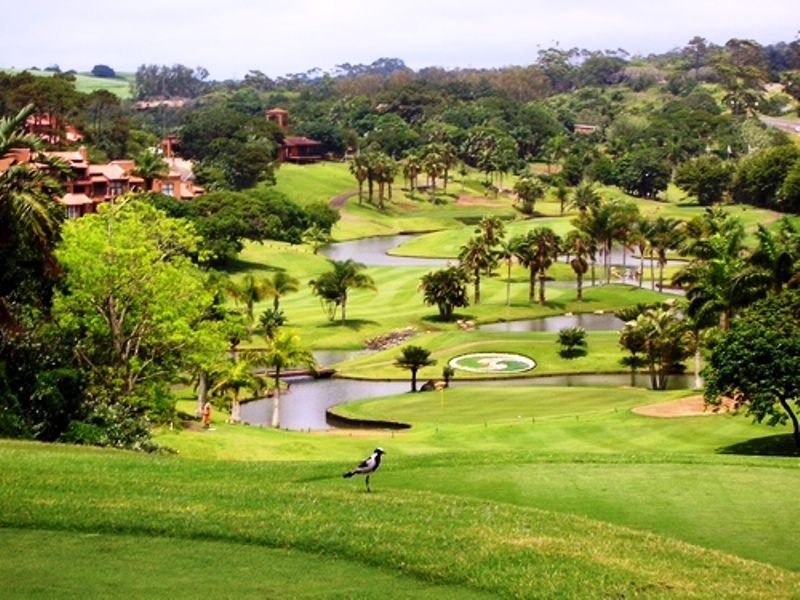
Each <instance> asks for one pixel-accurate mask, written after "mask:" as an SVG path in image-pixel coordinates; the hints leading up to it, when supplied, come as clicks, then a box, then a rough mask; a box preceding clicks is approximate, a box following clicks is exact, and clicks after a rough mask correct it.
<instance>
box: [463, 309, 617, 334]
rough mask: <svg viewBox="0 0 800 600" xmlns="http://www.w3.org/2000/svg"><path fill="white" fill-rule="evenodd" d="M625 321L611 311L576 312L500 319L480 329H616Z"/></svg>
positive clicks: (520, 330)
mask: <svg viewBox="0 0 800 600" xmlns="http://www.w3.org/2000/svg"><path fill="white" fill-rule="evenodd" d="M624 324H625V322H624V321H623V320H622V319H619V318H617V317H616V316H615V315H614V314H613V313H603V314H594V313H587V314H578V315H558V316H555V317H543V318H540V319H521V320H519V321H501V322H499V323H488V324H487V325H481V326H480V327H479V328H478V329H480V330H481V331H502V332H506V333H508V332H526V331H552V332H557V331H559V330H561V329H563V328H564V327H583V328H584V329H585V330H586V331H616V330H619V329H621V328H622V326H623V325H624Z"/></svg>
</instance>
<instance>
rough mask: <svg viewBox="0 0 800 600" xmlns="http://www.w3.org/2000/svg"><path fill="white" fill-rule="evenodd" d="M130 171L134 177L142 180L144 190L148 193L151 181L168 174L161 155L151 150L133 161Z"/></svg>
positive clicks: (142, 153) (151, 186)
mask: <svg viewBox="0 0 800 600" xmlns="http://www.w3.org/2000/svg"><path fill="white" fill-rule="evenodd" d="M134 162H135V166H134V168H133V170H132V173H133V174H134V175H137V176H139V177H141V178H142V179H144V189H145V191H147V192H149V191H150V190H151V189H152V188H153V180H154V179H158V178H159V177H164V176H165V175H166V174H167V173H169V165H168V164H167V163H166V162H165V161H164V159H163V158H162V157H161V155H160V154H159V153H158V152H156V151H154V150H151V149H147V150H144V151H143V152H141V153H140V154H139V155H138V156H137V157H136V158H135V159H134Z"/></svg>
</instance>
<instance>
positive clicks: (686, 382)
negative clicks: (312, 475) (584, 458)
mask: <svg viewBox="0 0 800 600" xmlns="http://www.w3.org/2000/svg"><path fill="white" fill-rule="evenodd" d="M693 379H694V378H693V377H692V376H691V375H685V374H684V375H672V376H670V378H669V389H690V388H691V386H692V384H693ZM288 381H289V383H290V389H289V392H288V393H284V394H283V395H281V427H283V428H284V429H293V430H307V429H312V430H314V429H317V430H318V429H330V428H331V426H330V425H328V423H327V422H326V419H325V411H326V410H327V409H328V408H330V407H331V406H336V405H337V404H344V403H345V402H350V401H352V400H361V399H363V398H379V397H381V396H390V395H393V394H401V393H403V392H407V391H408V390H409V389H410V383H409V381H408V380H405V381H376V380H370V381H364V380H357V379H339V378H332V379H312V378H310V377H302V378H292V379H289V380H288ZM630 382H631V376H630V374H626V373H614V374H598V373H592V374H582V375H548V376H544V377H528V378H522V379H495V380H469V381H468V380H463V381H459V380H458V379H455V380H452V381H451V382H450V385H452V386H453V387H457V386H463V385H470V386H498V385H510V386H532V387H534V386H624V385H630ZM635 383H636V386H637V387H643V388H646V387H648V385H649V378H648V377H647V375H645V374H637V376H636V379H635ZM271 416H272V400H271V399H269V398H265V399H263V400H254V401H252V402H247V403H245V404H243V405H242V420H243V421H244V422H245V423H249V424H251V425H268V424H269V422H270V420H271Z"/></svg>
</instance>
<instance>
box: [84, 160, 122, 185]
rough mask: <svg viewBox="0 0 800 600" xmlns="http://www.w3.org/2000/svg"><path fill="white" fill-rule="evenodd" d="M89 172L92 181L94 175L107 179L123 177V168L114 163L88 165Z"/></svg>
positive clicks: (112, 179)
mask: <svg viewBox="0 0 800 600" xmlns="http://www.w3.org/2000/svg"><path fill="white" fill-rule="evenodd" d="M89 174H90V175H91V176H92V181H94V178H95V176H97V175H100V176H102V177H105V178H106V179H108V180H109V181H114V180H119V179H125V169H123V168H122V167H120V166H119V165H115V164H114V163H111V164H107V165H89Z"/></svg>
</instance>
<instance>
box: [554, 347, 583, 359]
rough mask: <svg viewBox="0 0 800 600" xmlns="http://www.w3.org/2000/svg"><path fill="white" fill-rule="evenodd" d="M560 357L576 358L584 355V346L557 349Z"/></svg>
mask: <svg viewBox="0 0 800 600" xmlns="http://www.w3.org/2000/svg"><path fill="white" fill-rule="evenodd" d="M558 355H559V356H560V357H561V358H566V359H570V358H578V357H579V356H586V348H564V349H562V350H559V351H558Z"/></svg>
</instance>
